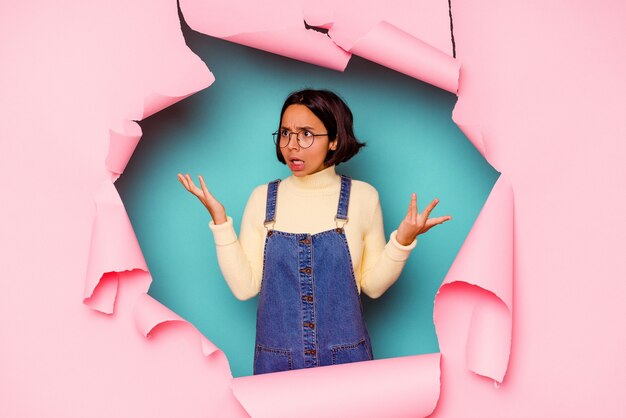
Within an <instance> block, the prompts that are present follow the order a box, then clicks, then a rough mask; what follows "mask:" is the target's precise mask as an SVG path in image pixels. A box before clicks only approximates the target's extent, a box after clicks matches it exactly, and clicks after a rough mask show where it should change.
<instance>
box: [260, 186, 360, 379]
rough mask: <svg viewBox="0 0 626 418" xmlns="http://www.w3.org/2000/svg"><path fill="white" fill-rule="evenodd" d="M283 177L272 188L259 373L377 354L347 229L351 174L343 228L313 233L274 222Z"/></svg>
mask: <svg viewBox="0 0 626 418" xmlns="http://www.w3.org/2000/svg"><path fill="white" fill-rule="evenodd" d="M279 182H280V180H276V181H273V182H271V183H269V185H268V189H267V202H266V215H265V226H266V228H267V229H268V232H267V236H266V238H265V250H264V259H263V279H262V283H261V292H260V295H259V306H258V311H257V326H256V344H255V352H254V374H261V373H270V372H278V371H284V370H292V369H302V368H308V367H317V366H327V365H332V364H341V363H351V362H355V361H364V360H371V359H372V347H371V343H370V338H369V334H368V332H367V328H366V325H365V321H364V319H363V308H362V305H361V299H360V297H359V293H358V290H357V287H356V281H355V278H354V271H353V267H352V259H351V258H350V250H349V248H348V242H347V240H346V236H345V233H344V229H343V227H344V225H345V224H346V223H347V222H348V204H349V201H350V188H351V184H352V181H351V179H350V178H349V177H346V176H341V191H340V194H339V203H338V206H337V214H336V216H335V222H336V225H337V228H335V229H331V230H328V231H323V232H320V233H317V234H313V235H311V234H305V233H302V234H295V233H287V232H281V231H276V230H274V229H273V225H274V222H275V221H276V215H277V214H276V199H277V194H278V186H279Z"/></svg>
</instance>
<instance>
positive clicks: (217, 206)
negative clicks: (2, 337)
mask: <svg viewBox="0 0 626 418" xmlns="http://www.w3.org/2000/svg"><path fill="white" fill-rule="evenodd" d="M198 178H199V179H200V187H201V188H198V187H197V186H196V185H195V184H194V182H193V180H191V177H190V176H189V174H185V175H184V176H183V175H182V174H180V173H178V181H180V182H181V183H182V185H183V186H185V189H187V191H188V192H190V193H192V194H193V195H195V196H196V197H197V198H198V199H200V201H201V202H202V204H203V205H204V207H206V208H207V210H208V211H209V213H210V214H211V218H213V223H214V224H215V225H219V224H223V223H224V222H226V209H224V205H222V204H221V203H220V201H219V200H217V199H216V198H215V197H214V196H213V195H212V194H211V193H210V192H209V189H207V187H206V184H205V183H204V179H203V178H202V176H198Z"/></svg>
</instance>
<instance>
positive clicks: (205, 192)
mask: <svg viewBox="0 0 626 418" xmlns="http://www.w3.org/2000/svg"><path fill="white" fill-rule="evenodd" d="M198 178H199V179H200V186H201V187H202V194H203V195H204V198H205V199H206V201H207V202H217V199H216V198H215V197H214V196H213V195H212V194H211V192H209V189H208V188H207V187H206V183H205V182H204V179H203V178H202V176H200V175H199V176H198Z"/></svg>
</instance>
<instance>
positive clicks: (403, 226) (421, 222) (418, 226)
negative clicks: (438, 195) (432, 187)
mask: <svg viewBox="0 0 626 418" xmlns="http://www.w3.org/2000/svg"><path fill="white" fill-rule="evenodd" d="M437 203H439V199H434V200H433V201H432V202H430V204H429V205H428V206H427V207H426V209H424V212H422V213H419V212H418V211H417V195H416V194H415V193H413V194H412V195H411V203H409V210H408V211H407V213H406V217H405V218H404V219H403V220H402V222H400V226H399V227H398V233H397V235H396V240H397V241H398V243H399V244H401V245H409V244H410V243H412V242H413V240H414V239H415V237H417V236H418V235H419V234H423V233H424V232H426V231H428V230H429V229H430V228H432V227H433V226H435V225H439V224H441V223H444V222H445V221H449V220H450V219H452V216H440V217H439V218H430V219H429V218H428V217H429V216H430V212H432V210H433V209H434V208H435V206H437Z"/></svg>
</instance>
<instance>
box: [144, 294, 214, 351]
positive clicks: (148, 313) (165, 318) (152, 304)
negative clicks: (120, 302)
mask: <svg viewBox="0 0 626 418" xmlns="http://www.w3.org/2000/svg"><path fill="white" fill-rule="evenodd" d="M133 317H134V319H135V326H136V327H137V330H138V331H139V333H140V334H141V335H143V336H144V337H146V338H150V335H151V334H152V333H153V332H154V331H155V330H156V329H157V328H160V327H163V326H164V325H165V324H167V323H169V322H181V323H184V324H188V325H189V326H190V327H192V328H193V329H194V330H195V331H196V332H197V333H198V336H199V338H200V344H201V346H202V354H204V356H205V357H209V356H211V355H212V354H214V353H216V352H221V350H219V349H218V348H217V347H216V346H215V344H213V343H212V342H211V341H209V340H208V339H207V338H206V337H205V336H204V335H203V334H202V333H201V332H200V331H198V329H197V328H196V327H194V326H193V325H192V324H191V323H190V322H189V321H187V320H185V319H183V318H181V317H180V316H179V315H178V314H176V313H175V312H173V311H172V310H170V309H169V308H167V307H166V306H165V305H163V304H161V303H160V302H159V301H157V300H156V299H154V298H153V297H152V296H150V295H148V294H147V293H143V294H141V295H140V296H139V298H138V299H137V301H136V303H135V306H134V309H133Z"/></svg>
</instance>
